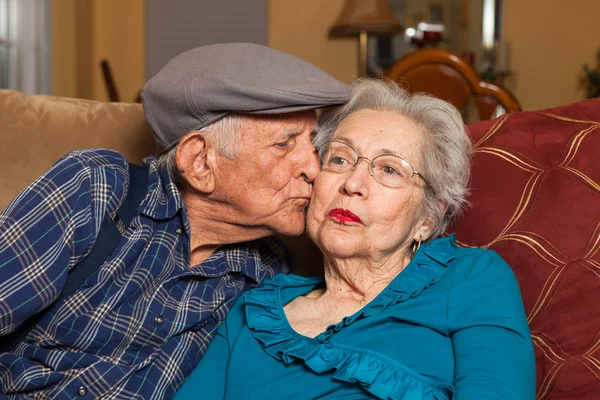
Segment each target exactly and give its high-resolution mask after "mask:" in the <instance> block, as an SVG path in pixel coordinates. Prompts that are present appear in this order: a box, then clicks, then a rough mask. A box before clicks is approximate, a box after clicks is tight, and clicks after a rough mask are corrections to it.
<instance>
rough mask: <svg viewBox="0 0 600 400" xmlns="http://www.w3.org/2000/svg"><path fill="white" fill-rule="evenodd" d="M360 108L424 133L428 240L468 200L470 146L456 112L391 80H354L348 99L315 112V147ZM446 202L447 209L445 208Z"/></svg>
mask: <svg viewBox="0 0 600 400" xmlns="http://www.w3.org/2000/svg"><path fill="white" fill-rule="evenodd" d="M364 109H368V110H375V111H377V110H381V111H393V112H397V113H398V114H400V115H403V116H405V117H408V118H410V119H411V120H413V121H414V122H415V123H417V124H418V125H420V126H421V127H423V128H424V131H425V132H427V137H426V138H425V145H424V146H423V154H422V160H423V163H422V164H423V165H422V166H421V170H420V171H419V172H421V173H422V174H423V176H424V177H425V179H427V183H428V184H427V185H426V188H425V198H424V203H423V207H424V210H425V213H426V214H427V215H431V216H433V217H434V218H435V231H434V232H433V234H432V236H431V237H430V238H429V240H431V239H434V238H436V237H438V236H440V235H441V234H442V233H444V231H445V230H446V229H447V228H448V226H449V225H450V223H451V222H452V221H453V220H454V219H455V218H456V217H457V216H458V215H460V213H461V212H462V209H463V207H464V206H465V205H466V204H467V199H466V197H467V194H468V189H467V185H468V182H469V174H470V170H471V168H470V162H471V153H472V146H471V141H470V140H469V137H468V135H467V131H466V128H465V125H464V124H463V121H462V117H461V115H460V113H459V112H458V110H457V109H456V108H455V107H454V106H452V105H451V104H449V103H447V102H445V101H443V100H440V99H437V98H435V97H432V96H428V95H426V94H422V93H417V94H411V93H409V92H407V91H406V90H404V89H402V88H400V87H399V86H398V85H397V84H396V83H394V82H390V81H383V80H376V79H359V80H357V81H355V82H354V83H353V85H352V97H351V98H350V100H349V101H348V103H346V104H345V105H344V106H340V107H336V108H332V109H330V110H328V111H326V112H324V113H323V114H322V115H321V116H320V118H319V128H318V131H317V135H316V136H315V138H314V140H313V143H314V145H315V146H316V147H319V146H322V145H323V144H325V143H326V142H327V141H329V140H330V137H331V135H332V134H333V133H334V132H335V131H336V129H337V128H338V126H339V124H340V123H341V122H342V121H343V120H344V119H345V118H347V117H348V116H349V115H351V114H352V113H354V112H356V111H359V110H364ZM445 205H447V207H448V208H447V210H446V211H445V212H444V206H445Z"/></svg>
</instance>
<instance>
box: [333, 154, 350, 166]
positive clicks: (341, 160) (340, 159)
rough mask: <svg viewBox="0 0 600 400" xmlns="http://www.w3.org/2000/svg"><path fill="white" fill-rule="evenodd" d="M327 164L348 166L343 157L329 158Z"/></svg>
mask: <svg viewBox="0 0 600 400" xmlns="http://www.w3.org/2000/svg"><path fill="white" fill-rule="evenodd" d="M329 162H330V163H331V164H336V165H344V164H348V161H346V159H345V158H344V157H339V156H333V157H331V159H330V160H329Z"/></svg>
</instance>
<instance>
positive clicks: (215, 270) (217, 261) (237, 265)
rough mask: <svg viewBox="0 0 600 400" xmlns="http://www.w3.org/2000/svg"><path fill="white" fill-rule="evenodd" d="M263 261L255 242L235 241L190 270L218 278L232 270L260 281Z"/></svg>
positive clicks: (196, 273) (197, 273)
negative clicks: (260, 269)
mask: <svg viewBox="0 0 600 400" xmlns="http://www.w3.org/2000/svg"><path fill="white" fill-rule="evenodd" d="M262 261H263V260H261V254H260V252H259V251H258V249H257V247H256V246H255V245H254V242H247V243H234V244H228V245H223V246H221V247H219V248H218V249H217V251H216V252H215V253H214V254H213V255H211V256H210V257H208V258H207V259H206V260H204V261H203V262H202V263H201V264H200V265H197V266H194V267H193V268H191V269H190V272H191V273H192V274H194V275H200V276H203V277H206V278H217V277H220V276H223V275H225V274H228V273H231V272H239V273H241V274H243V275H245V276H246V277H248V278H250V279H252V280H253V281H255V282H258V280H259V268H260V264H261V262H262Z"/></svg>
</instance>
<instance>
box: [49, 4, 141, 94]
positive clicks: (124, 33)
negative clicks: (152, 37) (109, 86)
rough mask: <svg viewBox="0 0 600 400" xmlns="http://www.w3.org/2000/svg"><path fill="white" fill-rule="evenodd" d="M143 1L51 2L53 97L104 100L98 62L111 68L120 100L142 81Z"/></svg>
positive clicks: (133, 92)
mask: <svg viewBox="0 0 600 400" xmlns="http://www.w3.org/2000/svg"><path fill="white" fill-rule="evenodd" d="M145 6H146V2H145V0H127V1H122V0H56V1H54V2H53V9H52V12H53V15H52V18H53V21H52V22H53V32H52V33H53V38H52V41H53V54H52V56H53V93H54V94H55V95H58V96H67V97H82V98H90V99H96V100H107V94H106V89H105V86H104V81H103V79H102V75H101V72H100V60H102V59H107V60H108V61H109V62H110V64H111V67H112V70H113V75H114V78H115V81H116V85H117V89H118V91H119V94H120V96H121V100H122V101H133V100H134V98H135V96H136V94H137V93H138V91H139V90H140V89H141V87H142V85H143V84H144V82H145V81H146V25H145V24H146V15H145Z"/></svg>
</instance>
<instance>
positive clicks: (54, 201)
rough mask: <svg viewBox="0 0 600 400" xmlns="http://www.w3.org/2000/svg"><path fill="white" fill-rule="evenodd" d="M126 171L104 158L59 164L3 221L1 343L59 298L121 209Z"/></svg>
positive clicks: (114, 158) (92, 153)
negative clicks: (101, 231) (71, 274)
mask: <svg viewBox="0 0 600 400" xmlns="http://www.w3.org/2000/svg"><path fill="white" fill-rule="evenodd" d="M127 177H128V174H127V163H126V161H125V159H124V158H123V156H122V155H121V154H119V153H116V152H113V151H109V150H81V151H75V152H72V153H69V154H68V155H66V156H65V157H63V158H62V159H60V160H59V161H58V162H57V163H56V164H55V165H54V166H53V167H52V168H51V169H50V170H49V171H48V172H46V173H45V174H44V175H42V176H41V177H40V178H38V179H37V180H36V181H35V182H33V183H32V184H31V185H30V186H29V187H27V188H26V189H24V190H23V191H22V192H21V193H20V194H19V195H18V196H17V197H16V198H15V199H14V200H13V201H12V202H11V203H10V204H9V205H8V206H7V207H6V209H5V210H4V211H2V213H0V276H1V277H2V278H1V279H0V336H2V335H5V334H8V333H10V332H12V331H14V330H15V329H17V328H18V327H19V326H20V325H21V324H22V323H23V321H24V320H25V319H27V318H28V317H30V316H31V315H33V314H35V313H37V312H39V311H41V310H43V309H44V308H45V307H47V306H48V305H50V304H51V303H52V302H53V301H54V299H56V298H57V297H58V295H59V294H60V291H61V290H62V288H63V286H64V283H65V279H66V277H67V272H68V271H69V269H70V268H72V267H73V266H75V265H76V264H77V263H78V262H79V261H80V260H82V259H83V258H84V257H85V256H86V255H87V254H88V253H89V251H90V250H91V248H92V245H93V243H94V241H95V238H96V235H97V233H98V230H99V229H100V225H101V224H102V221H103V220H104V218H105V216H107V215H112V214H113V213H114V212H116V209H117V208H118V205H119V204H120V203H121V201H122V197H123V192H124V181H125V180H126V179H128V178H127Z"/></svg>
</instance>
